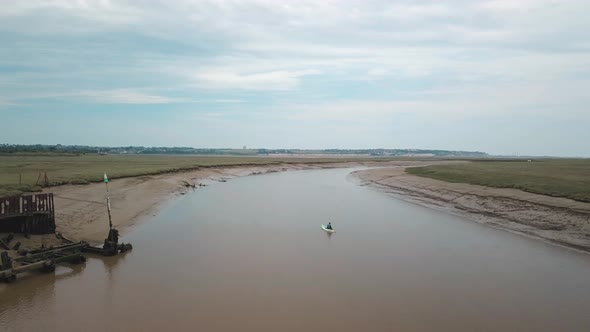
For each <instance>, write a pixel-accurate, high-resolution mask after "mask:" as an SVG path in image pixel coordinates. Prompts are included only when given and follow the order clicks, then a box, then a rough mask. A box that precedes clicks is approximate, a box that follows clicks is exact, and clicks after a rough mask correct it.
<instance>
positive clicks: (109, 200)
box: [104, 173, 113, 234]
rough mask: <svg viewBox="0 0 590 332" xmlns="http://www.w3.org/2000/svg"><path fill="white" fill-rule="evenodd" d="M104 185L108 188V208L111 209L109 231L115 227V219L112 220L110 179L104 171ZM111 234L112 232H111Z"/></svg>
mask: <svg viewBox="0 0 590 332" xmlns="http://www.w3.org/2000/svg"><path fill="white" fill-rule="evenodd" d="M104 185H105V186H106V188H107V210H108V211H109V231H110V230H111V229H113V221H112V220H111V195H110V194H109V179H108V178H107V173H104ZM109 234H110V232H109Z"/></svg>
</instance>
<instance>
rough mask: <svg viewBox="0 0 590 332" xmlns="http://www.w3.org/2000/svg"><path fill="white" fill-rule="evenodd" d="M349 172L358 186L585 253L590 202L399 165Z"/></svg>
mask: <svg viewBox="0 0 590 332" xmlns="http://www.w3.org/2000/svg"><path fill="white" fill-rule="evenodd" d="M354 175H355V176H356V177H357V178H358V179H359V180H360V181H361V184H362V185H369V186H371V187H374V188H377V189H379V190H381V191H384V192H387V193H390V194H393V195H395V196H396V197H398V198H401V199H403V200H406V201H411V202H414V203H418V204H421V205H424V206H427V207H430V208H434V209H438V210H443V211H446V212H450V213H454V214H457V215H461V216H464V217H466V218H468V219H471V220H475V221H477V222H480V223H483V224H486V225H490V226H493V227H497V228H501V229H504V230H508V231H511V232H515V233H518V234H521V235H525V236H528V237H532V238H536V239H541V240H544V241H547V242H551V243H554V244H558V245H562V246H566V247H569V248H574V249H577V250H582V251H586V252H590V203H584V202H578V201H574V200H571V199H567V198H559V197H551V196H545V195H538V194H533V193H528V192H524V191H521V190H516V189H502V188H490V187H483V186H478V185H471V184H464V183H450V182H444V181H440V180H435V179H430V178H423V177H419V176H415V175H410V174H407V173H406V172H405V167H403V166H400V167H388V168H378V169H370V170H361V171H357V172H355V173H354Z"/></svg>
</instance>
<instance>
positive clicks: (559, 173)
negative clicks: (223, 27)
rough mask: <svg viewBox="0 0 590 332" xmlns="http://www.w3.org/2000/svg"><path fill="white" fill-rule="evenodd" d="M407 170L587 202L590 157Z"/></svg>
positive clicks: (466, 164)
mask: <svg viewBox="0 0 590 332" xmlns="http://www.w3.org/2000/svg"><path fill="white" fill-rule="evenodd" d="M406 171H407V172H408V173H410V174H414V175H419V176H424V177H429V178H433V179H437V180H443V181H448V182H460V183H470V184H477V185H482V186H488V187H498V188H515V189H520V190H524V191H528V192H532V193H537V194H543V195H549V196H556V197H567V198H571V199H575V200H578V201H583V202H590V159H544V160H533V161H532V162H527V161H526V160H523V161H474V162H470V163H465V164H456V165H436V166H426V167H415V168H408V169H406Z"/></svg>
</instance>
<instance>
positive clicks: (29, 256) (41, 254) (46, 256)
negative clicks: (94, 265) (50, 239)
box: [0, 242, 88, 282]
mask: <svg viewBox="0 0 590 332" xmlns="http://www.w3.org/2000/svg"><path fill="white" fill-rule="evenodd" d="M87 246H88V245H87V244H86V243H84V242H79V243H72V244H66V245H63V246H59V247H55V248H49V249H38V250H31V251H29V252H24V253H23V254H24V255H22V256H21V257H18V258H11V257H10V256H9V255H8V253H7V252H6V251H3V252H2V253H1V254H0V281H4V282H13V281H15V280H16V276H17V275H18V274H21V273H25V272H31V271H40V272H53V271H55V265H56V264H59V263H62V262H68V263H72V264H80V263H83V262H85V261H86V258H85V257H84V256H83V255H82V249H83V248H84V247H87Z"/></svg>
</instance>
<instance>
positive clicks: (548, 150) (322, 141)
mask: <svg viewBox="0 0 590 332" xmlns="http://www.w3.org/2000/svg"><path fill="white" fill-rule="evenodd" d="M588 13H590V1H587V0H565V1H553V0H518V1H513V0H485V1H475V0H449V1H419V0H407V1H386V0H364V1H333V0H322V1H307V0H300V1H281V0H243V1H237V0H236V1H222V0H219V1H213V0H211V1H188V0H143V1H124V0H120V1H114V0H113V1H109V0H96V1H93V0H75V1H74V0H72V1H69V0H38V1H28V0H19V1H12V0H0V41H1V43H0V143H11V144H36V143H39V144H58V143H60V144H80V145H100V146H128V145H142V146H190V147H212V148H241V147H242V146H244V145H246V146H248V147H251V148H303V149H315V148H415V149H447V150H469V151H484V152H488V153H490V154H502V155H515V154H518V155H554V156H583V157H590V143H589V142H590V110H589V109H588V105H589V104H590V92H589V91H590V34H589V33H588V32H589V31H590V20H589V19H588Z"/></svg>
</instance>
